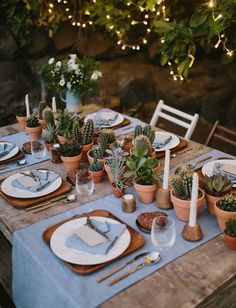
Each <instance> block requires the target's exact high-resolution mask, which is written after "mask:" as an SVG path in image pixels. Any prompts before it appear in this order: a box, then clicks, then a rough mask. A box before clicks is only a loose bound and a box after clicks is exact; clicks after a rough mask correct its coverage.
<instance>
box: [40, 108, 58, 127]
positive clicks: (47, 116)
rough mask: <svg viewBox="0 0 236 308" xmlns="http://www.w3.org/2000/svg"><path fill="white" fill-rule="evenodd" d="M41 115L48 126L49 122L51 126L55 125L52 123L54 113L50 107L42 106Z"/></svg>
mask: <svg viewBox="0 0 236 308" xmlns="http://www.w3.org/2000/svg"><path fill="white" fill-rule="evenodd" d="M42 117H43V119H44V121H45V123H46V126H48V124H49V123H50V124H51V125H52V126H54V125H55V123H54V115H53V112H52V109H51V108H50V107H46V108H44V110H43V112H42Z"/></svg>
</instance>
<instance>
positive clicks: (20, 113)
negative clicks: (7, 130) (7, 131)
mask: <svg viewBox="0 0 236 308" xmlns="http://www.w3.org/2000/svg"><path fill="white" fill-rule="evenodd" d="M15 113H16V119H17V122H18V124H19V127H20V129H21V130H24V129H25V125H26V107H25V105H17V106H16V112H15Z"/></svg>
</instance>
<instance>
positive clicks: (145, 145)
mask: <svg viewBox="0 0 236 308" xmlns="http://www.w3.org/2000/svg"><path fill="white" fill-rule="evenodd" d="M134 149H135V150H137V151H138V152H140V153H142V152H144V151H145V150H148V153H149V154H151V153H152V146H151V143H150V140H149V139H148V137H147V136H145V135H139V136H137V137H136V138H135V140H134Z"/></svg>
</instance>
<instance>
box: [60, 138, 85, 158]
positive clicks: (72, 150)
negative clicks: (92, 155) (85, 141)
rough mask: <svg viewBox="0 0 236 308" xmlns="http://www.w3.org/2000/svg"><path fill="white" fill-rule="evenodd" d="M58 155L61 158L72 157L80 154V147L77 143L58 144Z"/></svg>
mask: <svg viewBox="0 0 236 308" xmlns="http://www.w3.org/2000/svg"><path fill="white" fill-rule="evenodd" d="M59 153H60V155H61V156H66V157H73V156H77V155H79V154H80V153H81V145H80V143H79V142H78V141H75V140H71V141H68V142H65V143H64V144H60V148H59Z"/></svg>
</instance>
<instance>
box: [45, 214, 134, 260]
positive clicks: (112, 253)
mask: <svg viewBox="0 0 236 308" xmlns="http://www.w3.org/2000/svg"><path fill="white" fill-rule="evenodd" d="M90 218H92V219H95V220H98V221H101V222H104V221H107V222H109V223H114V224H119V223H120V222H118V221H116V220H114V219H111V218H106V217H97V216H91V217H90ZM85 223H86V217H80V218H77V219H73V220H71V221H68V222H66V223H64V224H63V225H61V226H60V227H58V228H57V229H56V230H55V231H54V233H53V235H52V237H51V240H50V246H51V249H52V251H53V252H54V253H55V255H57V256H58V257H59V258H60V259H62V260H64V261H67V262H70V263H74V264H80V265H95V264H100V263H103V262H107V261H110V260H113V259H115V258H117V257H118V256H120V255H121V254H122V253H123V252H124V251H125V250H126V249H127V248H128V246H129V244H130V241H131V235H130V232H129V230H128V229H127V228H126V230H125V231H124V232H123V233H122V234H121V236H120V237H119V238H118V239H117V241H116V242H115V244H114V245H113V246H112V247H111V248H110V250H109V251H108V253H107V254H106V255H96V254H90V253H87V252H84V251H80V250H78V249H74V248H70V247H68V246H66V240H67V239H68V238H69V237H70V236H71V235H72V234H73V233H74V230H76V229H77V228H79V227H81V226H83V225H84V224H85Z"/></svg>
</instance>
